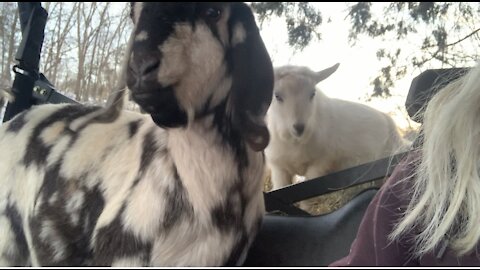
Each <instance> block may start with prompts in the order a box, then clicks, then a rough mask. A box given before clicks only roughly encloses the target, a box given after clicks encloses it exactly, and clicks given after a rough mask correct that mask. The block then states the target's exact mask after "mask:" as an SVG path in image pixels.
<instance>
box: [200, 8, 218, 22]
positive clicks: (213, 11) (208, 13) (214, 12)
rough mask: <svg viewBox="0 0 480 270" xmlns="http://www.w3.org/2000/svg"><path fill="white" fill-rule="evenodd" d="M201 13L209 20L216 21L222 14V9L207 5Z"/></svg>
mask: <svg viewBox="0 0 480 270" xmlns="http://www.w3.org/2000/svg"><path fill="white" fill-rule="evenodd" d="M203 15H204V16H205V18H207V19H209V20H212V21H218V20H219V19H220V17H221V15H222V11H221V10H220V9H219V8H214V7H209V8H207V9H205V11H204V13H203Z"/></svg>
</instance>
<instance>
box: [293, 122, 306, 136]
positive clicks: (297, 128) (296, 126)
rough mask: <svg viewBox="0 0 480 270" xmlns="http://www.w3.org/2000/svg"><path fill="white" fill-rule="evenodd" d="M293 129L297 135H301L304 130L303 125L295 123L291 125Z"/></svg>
mask: <svg viewBox="0 0 480 270" xmlns="http://www.w3.org/2000/svg"><path fill="white" fill-rule="evenodd" d="M293 128H294V129H295V131H296V132H297V134H298V135H302V133H303V131H304V130H305V125H304V124H299V123H296V124H294V125H293Z"/></svg>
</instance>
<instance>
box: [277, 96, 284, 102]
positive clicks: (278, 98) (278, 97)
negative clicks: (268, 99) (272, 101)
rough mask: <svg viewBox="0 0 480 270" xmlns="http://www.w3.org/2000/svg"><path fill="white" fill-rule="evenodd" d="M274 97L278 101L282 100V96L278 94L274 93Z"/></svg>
mask: <svg viewBox="0 0 480 270" xmlns="http://www.w3.org/2000/svg"><path fill="white" fill-rule="evenodd" d="M275 98H276V99H277V100H278V101H279V102H283V98H282V96H280V95H279V94H275Z"/></svg>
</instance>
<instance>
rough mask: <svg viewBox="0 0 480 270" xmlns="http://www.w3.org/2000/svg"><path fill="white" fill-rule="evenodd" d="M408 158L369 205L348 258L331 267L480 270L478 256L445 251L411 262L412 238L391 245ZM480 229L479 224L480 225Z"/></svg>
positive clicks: (400, 209)
mask: <svg viewBox="0 0 480 270" xmlns="http://www.w3.org/2000/svg"><path fill="white" fill-rule="evenodd" d="M414 157H415V154H411V155H410V156H408V157H407V159H406V160H405V161H403V162H402V163H400V164H399V165H398V166H397V167H396V168H395V171H394V172H393V173H392V175H391V176H390V177H389V179H388V180H387V181H386V183H385V184H384V185H383V186H382V188H381V189H380V190H379V192H378V193H377V194H376V196H375V197H374V199H373V200H372V202H371V203H370V205H369V207H368V209H367V211H366V213H365V216H364V217H363V220H362V222H361V224H360V227H359V230H358V233H357V237H356V238H355V240H354V242H353V243H352V246H351V248H350V254H349V255H347V256H346V257H344V258H342V259H340V260H338V261H336V262H333V263H332V264H330V266H480V255H479V254H480V252H478V247H477V252H472V253H470V254H469V255H466V256H463V257H460V258H459V257H456V256H455V254H454V253H453V252H452V251H451V250H449V249H448V248H447V250H446V252H441V251H439V250H441V248H439V249H438V250H434V251H432V252H431V253H430V254H426V255H425V256H423V257H422V258H420V259H412V254H411V253H410V252H409V251H410V250H411V247H412V246H411V244H410V243H411V241H410V240H411V239H412V235H411V234H410V235H405V236H404V237H402V238H401V239H399V240H398V241H394V242H392V241H390V240H389V238H388V235H389V234H390V232H391V231H392V229H393V226H394V224H395V223H396V222H397V221H398V219H399V217H400V214H401V213H402V212H403V211H404V210H405V208H406V206H407V205H408V200H409V198H410V197H409V195H408V194H409V187H410V185H411V181H413V180H407V181H399V180H401V179H404V178H405V177H407V176H409V175H411V174H412V172H413V171H414V169H415V168H414V165H412V162H411V161H412V159H413V158H414ZM479 225H480V224H479ZM439 254H440V255H439Z"/></svg>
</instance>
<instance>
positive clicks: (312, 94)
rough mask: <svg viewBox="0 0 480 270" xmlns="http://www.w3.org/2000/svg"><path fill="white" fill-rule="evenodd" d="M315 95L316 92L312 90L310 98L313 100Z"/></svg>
mask: <svg viewBox="0 0 480 270" xmlns="http://www.w3.org/2000/svg"><path fill="white" fill-rule="evenodd" d="M313 97H315V92H312V93H311V94H310V100H312V99H313Z"/></svg>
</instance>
